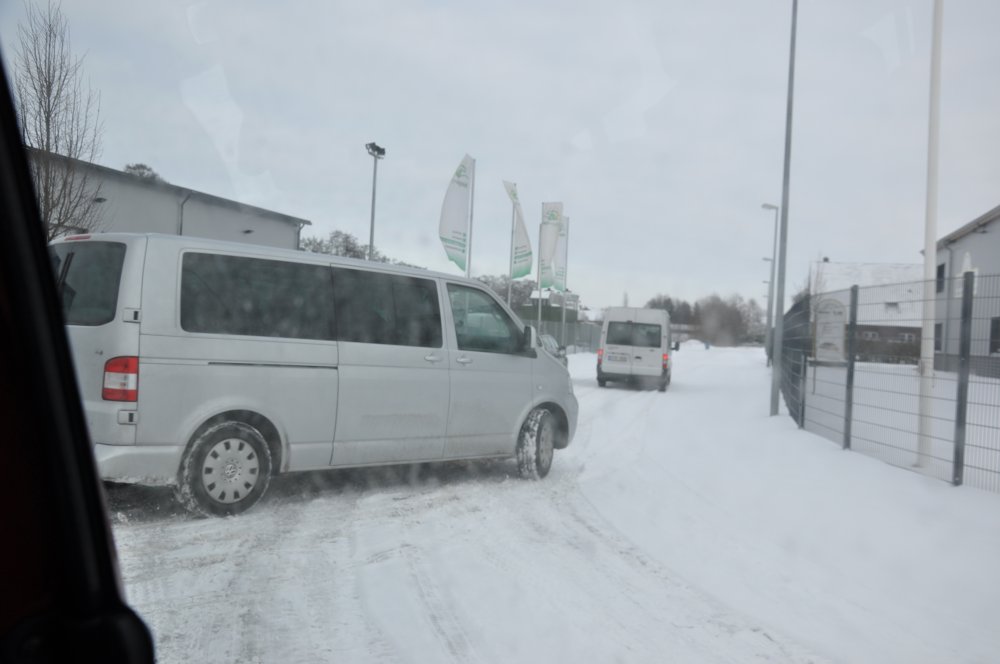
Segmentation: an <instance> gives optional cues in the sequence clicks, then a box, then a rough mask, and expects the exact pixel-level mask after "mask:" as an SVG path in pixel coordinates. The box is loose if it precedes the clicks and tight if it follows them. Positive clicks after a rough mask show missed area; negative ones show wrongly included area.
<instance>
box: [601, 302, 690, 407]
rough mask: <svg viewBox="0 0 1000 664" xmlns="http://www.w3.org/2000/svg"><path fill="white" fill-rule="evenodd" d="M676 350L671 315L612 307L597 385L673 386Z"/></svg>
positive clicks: (607, 316) (603, 335)
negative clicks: (672, 352) (671, 353)
mask: <svg viewBox="0 0 1000 664" xmlns="http://www.w3.org/2000/svg"><path fill="white" fill-rule="evenodd" d="M672 349H673V344H672V343H671V335H670V315H669V314H668V313H667V312H666V311H663V310H662V309H638V308H633V307H611V308H609V309H608V310H607V311H606V312H605V314H604V325H603V327H602V328H601V345H600V347H599V348H598V349H597V384H598V385H599V386H600V387H604V386H605V385H607V382H608V381H609V380H610V381H628V382H632V383H644V384H649V383H652V384H655V385H656V386H657V387H658V389H659V390H660V391H661V392H663V391H665V390H666V389H667V385H669V384H670V370H671V367H672V366H673V365H672V360H671V359H670V351H671V350H672Z"/></svg>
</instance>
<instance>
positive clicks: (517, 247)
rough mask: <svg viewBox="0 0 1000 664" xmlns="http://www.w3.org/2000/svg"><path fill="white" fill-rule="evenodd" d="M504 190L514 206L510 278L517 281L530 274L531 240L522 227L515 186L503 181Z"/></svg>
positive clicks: (521, 212)
mask: <svg viewBox="0 0 1000 664" xmlns="http://www.w3.org/2000/svg"><path fill="white" fill-rule="evenodd" d="M503 186H504V189H506V190H507V195H508V196H510V202H511V203H512V204H513V205H514V246H513V248H512V249H511V251H512V252H513V254H512V255H511V259H510V278H511V279H517V278H518V277H524V276H527V275H529V274H531V259H532V255H531V240H530V239H529V238H528V229H527V228H525V226H524V212H523V211H522V210H521V200H520V199H519V198H518V197H517V185H516V184H514V183H513V182H507V181H506V180H504V183H503Z"/></svg>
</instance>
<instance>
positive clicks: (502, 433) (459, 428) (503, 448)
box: [440, 279, 538, 459]
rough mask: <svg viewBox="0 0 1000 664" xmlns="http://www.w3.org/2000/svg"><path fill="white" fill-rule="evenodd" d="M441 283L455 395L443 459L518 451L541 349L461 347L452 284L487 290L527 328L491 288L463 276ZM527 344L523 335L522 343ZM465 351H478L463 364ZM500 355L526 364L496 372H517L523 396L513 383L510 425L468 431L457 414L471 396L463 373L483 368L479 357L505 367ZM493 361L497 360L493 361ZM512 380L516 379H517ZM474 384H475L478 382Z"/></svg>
mask: <svg viewBox="0 0 1000 664" xmlns="http://www.w3.org/2000/svg"><path fill="white" fill-rule="evenodd" d="M440 284H441V286H440V287H441V295H442V299H443V301H444V303H445V305H446V313H445V318H446V328H447V329H446V330H445V338H446V341H445V345H446V347H447V349H448V355H447V357H448V365H449V368H450V370H451V374H450V375H451V398H450V400H449V409H448V432H447V437H446V440H445V449H444V455H443V458H445V459H460V458H488V457H499V456H509V455H510V454H513V453H514V450H515V446H516V444H517V434H518V432H519V431H520V427H521V425H522V423H523V420H524V417H525V416H526V414H527V413H528V412H530V410H531V404H532V399H533V397H534V394H533V381H534V371H535V362H536V361H537V359H538V351H537V349H535V348H532V347H530V344H529V347H527V348H525V349H524V350H522V351H521V352H520V353H517V354H514V353H491V352H489V351H472V350H463V349H461V348H459V346H458V333H457V330H456V328H455V317H454V312H453V311H452V307H451V295H450V293H449V291H448V286H449V285H454V286H459V287H463V288H469V289H472V290H476V291H479V292H481V293H483V294H484V295H485V296H486V297H488V298H490V299H491V300H492V301H493V302H494V303H496V304H497V305H498V306H499V307H500V309H501V310H502V311H503V312H504V313H505V314H506V315H507V316H508V317H509V318H510V320H511V321H512V322H513V323H514V327H515V329H518V330H523V329H524V328H523V327H522V326H520V325H518V323H519V322H520V318H519V317H518V316H517V314H515V313H514V312H513V311H511V309H510V308H509V307H507V306H506V304H504V303H503V302H502V301H501V300H500V298H499V297H497V296H496V294H495V293H493V292H491V291H490V290H489V289H488V288H485V287H482V286H480V285H478V284H473V283H469V282H466V281H463V280H461V279H442V280H440ZM522 334H523V333H522ZM523 343H524V342H523V337H522V344H523ZM463 353H475V354H476V356H475V357H473V363H472V364H468V365H463V364H462V363H460V362H459V361H458V358H459V357H460V356H461V355H462V354H463ZM491 356H492V357H491ZM496 356H500V357H501V358H516V362H511V363H510V364H511V365H512V366H514V365H523V366H521V368H520V370H519V371H517V372H502V371H500V372H496V373H509V374H510V375H514V374H515V373H516V375H518V376H520V377H522V378H523V390H522V391H521V396H520V397H519V398H515V397H514V396H513V395H514V394H515V393H516V390H515V388H514V386H513V385H511V391H510V403H509V404H508V406H509V407H508V408H507V409H506V410H507V411H508V416H507V417H506V418H505V419H507V420H508V421H509V424H508V426H505V427H503V428H498V430H497V431H490V432H487V433H485V434H472V433H470V432H469V431H467V430H465V429H466V428H467V427H465V426H463V425H462V423H461V417H460V415H459V414H458V413H457V409H458V408H459V407H460V406H459V405H458V402H459V401H462V400H466V399H465V397H467V395H468V391H467V390H465V389H463V388H465V387H466V386H467V385H468V381H466V380H465V378H466V377H465V376H463V371H464V372H465V373H469V372H471V371H477V370H478V371H482V369H479V367H482V366H483V364H484V362H480V363H479V364H478V365H476V360H485V361H486V364H487V366H492V367H494V368H502V365H503V364H505V362H503V361H502V360H500V359H499V358H497V357H496ZM490 360H497V361H495V362H491V361H490ZM511 382H513V380H512V381H511ZM473 384H474V385H475V383H473ZM486 396H487V395H483V397H482V398H483V400H485V398H486ZM490 396H493V397H496V396H497V395H496V391H495V390H494V392H493V394H492V395H490ZM515 402H516V404H517V405H516V406H515V405H514V404H515Z"/></svg>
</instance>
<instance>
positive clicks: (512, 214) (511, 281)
mask: <svg viewBox="0 0 1000 664" xmlns="http://www.w3.org/2000/svg"><path fill="white" fill-rule="evenodd" d="M514 186H515V187H516V186H517V183H515V184H514ZM516 214H517V206H516V205H515V204H514V201H511V202H510V277H509V278H508V279H507V306H508V307H509V306H510V295H511V290H512V289H513V287H514V220H515V217H516Z"/></svg>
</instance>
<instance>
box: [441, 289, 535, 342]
mask: <svg viewBox="0 0 1000 664" xmlns="http://www.w3.org/2000/svg"><path fill="white" fill-rule="evenodd" d="M448 297H449V299H450V300H451V312H452V315H453V316H454V318H455V336H456V337H458V347H459V349H460V350H478V351H487V352H491V353H516V352H518V351H519V350H520V348H521V331H520V330H519V329H518V327H517V325H515V324H514V321H512V320H511V319H510V316H508V315H507V312H505V311H504V310H503V309H502V308H501V307H500V305H499V304H497V303H496V301H494V300H493V298H491V297H490V296H489V295H487V294H486V293H484V292H482V291H480V290H477V289H475V288H467V287H465V286H459V285H457V284H448Z"/></svg>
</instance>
